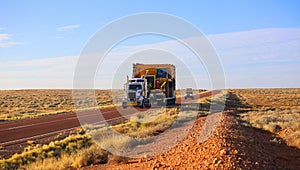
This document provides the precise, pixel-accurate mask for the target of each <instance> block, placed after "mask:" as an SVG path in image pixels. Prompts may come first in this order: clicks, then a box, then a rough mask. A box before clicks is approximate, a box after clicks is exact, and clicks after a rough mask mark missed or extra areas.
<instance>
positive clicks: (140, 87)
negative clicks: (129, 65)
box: [129, 84, 142, 90]
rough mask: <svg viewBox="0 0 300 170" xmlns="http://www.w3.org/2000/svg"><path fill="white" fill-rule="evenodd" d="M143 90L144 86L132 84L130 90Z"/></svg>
mask: <svg viewBox="0 0 300 170" xmlns="http://www.w3.org/2000/svg"><path fill="white" fill-rule="evenodd" d="M139 89H142V86H141V85H140V84H130V85H129V90H139Z"/></svg>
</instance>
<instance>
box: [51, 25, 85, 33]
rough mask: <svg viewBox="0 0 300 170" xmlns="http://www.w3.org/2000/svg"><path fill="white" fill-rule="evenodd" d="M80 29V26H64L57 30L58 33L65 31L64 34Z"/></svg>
mask: <svg viewBox="0 0 300 170" xmlns="http://www.w3.org/2000/svg"><path fill="white" fill-rule="evenodd" d="M79 27H81V25H80V24H76V25H66V26H62V27H58V28H56V31H64V32H67V31H70V30H74V29H76V28H79Z"/></svg>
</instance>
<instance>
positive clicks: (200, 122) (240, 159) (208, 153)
mask: <svg viewBox="0 0 300 170" xmlns="http://www.w3.org/2000/svg"><path fill="white" fill-rule="evenodd" d="M218 114H220V115H221V116H222V119H221V122H220V124H219V126H218V127H217V128H216V130H215V131H214V133H213V134H212V135H211V136H210V137H209V138H208V140H206V141H204V142H203V143H200V144H199V135H200V133H201V129H202V127H203V126H204V123H205V119H206V118H205V117H202V118H201V117H200V118H198V119H197V120H196V122H195V124H194V126H193V128H192V129H191V130H190V131H189V133H188V135H187V136H186V137H185V138H184V139H183V141H182V142H180V143H179V144H178V145H176V146H175V147H173V148H172V149H170V150H169V151H167V152H165V153H163V154H160V155H157V156H155V157H151V158H142V159H130V160H128V162H127V163H123V164H105V165H95V166H91V167H86V168H85V169H182V168H186V169H299V168H300V150H299V149H297V148H293V147H289V146H287V145H286V144H285V143H284V142H283V140H282V139H280V138H278V137H275V136H273V135H272V134H271V133H268V132H266V131H262V130H259V129H255V128H252V127H249V126H247V125H246V124H245V123H243V122H242V121H241V120H240V119H239V117H238V114H237V113H236V112H234V111H226V112H223V113H218Z"/></svg>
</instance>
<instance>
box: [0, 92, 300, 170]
mask: <svg viewBox="0 0 300 170" xmlns="http://www.w3.org/2000/svg"><path fill="white" fill-rule="evenodd" d="M47 93H49V92H47ZM56 94H57V93H56ZM66 96H67V95H66ZM103 96H104V97H103ZM105 96H107V94H105V95H103V94H102V95H101V94H99V97H98V99H99V100H102V101H103V100H104V99H106V98H105ZM39 97H40V98H44V97H45V96H44V97H43V96H42V95H39ZM224 97H226V108H225V109H230V110H238V111H239V112H240V114H239V116H240V118H241V119H242V120H243V121H244V122H245V123H246V125H247V126H253V127H255V128H259V129H263V130H266V131H269V132H271V133H273V134H274V135H278V136H280V137H281V138H283V139H284V140H285V141H286V143H287V144H288V145H290V146H295V147H298V148H300V123H299V122H300V89H247V90H226V91H225V90H223V91H221V92H220V93H219V94H217V95H215V96H214V97H206V98H201V99H200V100H199V101H198V103H195V107H194V105H189V106H192V107H190V108H189V107H188V108H186V107H184V106H181V107H174V108H156V109H150V110H147V111H144V112H141V113H139V114H135V115H133V116H131V117H130V118H129V119H128V120H126V121H125V122H123V123H121V124H118V125H114V126H109V127H106V126H104V125H97V126H96V125H85V126H83V128H84V129H85V132H86V133H83V131H82V130H78V133H77V134H76V135H74V134H73V135H71V136H69V137H67V138H65V139H62V140H57V141H52V142H50V143H49V144H46V145H40V144H34V143H33V142H30V141H29V142H28V143H32V144H31V146H29V147H27V148H25V149H24V151H23V152H22V153H20V154H15V155H13V156H12V157H11V158H8V159H2V160H0V166H1V168H2V169H15V168H21V169H74V168H80V167H83V166H88V165H92V164H101V163H110V162H126V161H127V159H126V158H124V157H120V156H116V155H113V154H112V153H110V152H108V150H114V151H119V152H126V151H127V150H129V149H131V148H133V147H135V146H137V145H143V144H147V143H148V142H150V140H151V139H150V138H151V136H155V135H157V134H159V133H161V132H163V131H164V130H166V129H168V128H170V127H171V126H174V125H176V124H180V123H185V122H187V121H189V120H192V119H194V118H195V117H197V116H203V115H207V114H209V113H212V112H218V111H222V110H218V109H219V108H220V109H221V108H222V106H223V105H224V104H225V103H224V101H222V99H223V98H224ZM23 98H24V97H23ZM36 98H38V96H36ZM49 98H52V99H53V101H55V100H54V98H55V97H49ZM60 98H61V100H62V99H63V98H64V97H63V95H61V96H60ZM22 100H24V102H25V98H24V99H22ZM57 100H58V99H57ZM106 100H108V99H106ZM8 101H9V100H8ZM69 102H70V101H69ZM6 103H7V101H6ZM25 103H26V102H25ZM67 103H68V102H67ZM212 103H214V105H215V106H216V107H215V109H216V110H212V109H210V106H211V104H212ZM70 104H71V103H70ZM106 104H109V102H108V103H106ZM57 107H60V105H57ZM39 109H40V107H37V110H38V111H40V110H39ZM115 132H118V133H115ZM90 136H92V138H93V139H91V137H90ZM95 141H96V142H97V143H95ZM112 147H113V148H112Z"/></svg>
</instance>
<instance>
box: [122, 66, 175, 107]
mask: <svg viewBox="0 0 300 170" xmlns="http://www.w3.org/2000/svg"><path fill="white" fill-rule="evenodd" d="M175 92H176V91H175V66H174V65H172V64H140V63H136V64H133V72H132V78H131V79H129V78H127V82H126V84H125V97H124V98H123V100H122V107H123V108H126V107H127V106H138V107H141V108H143V107H151V106H152V104H156V105H159V106H163V105H172V104H175V101H176V94H175Z"/></svg>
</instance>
